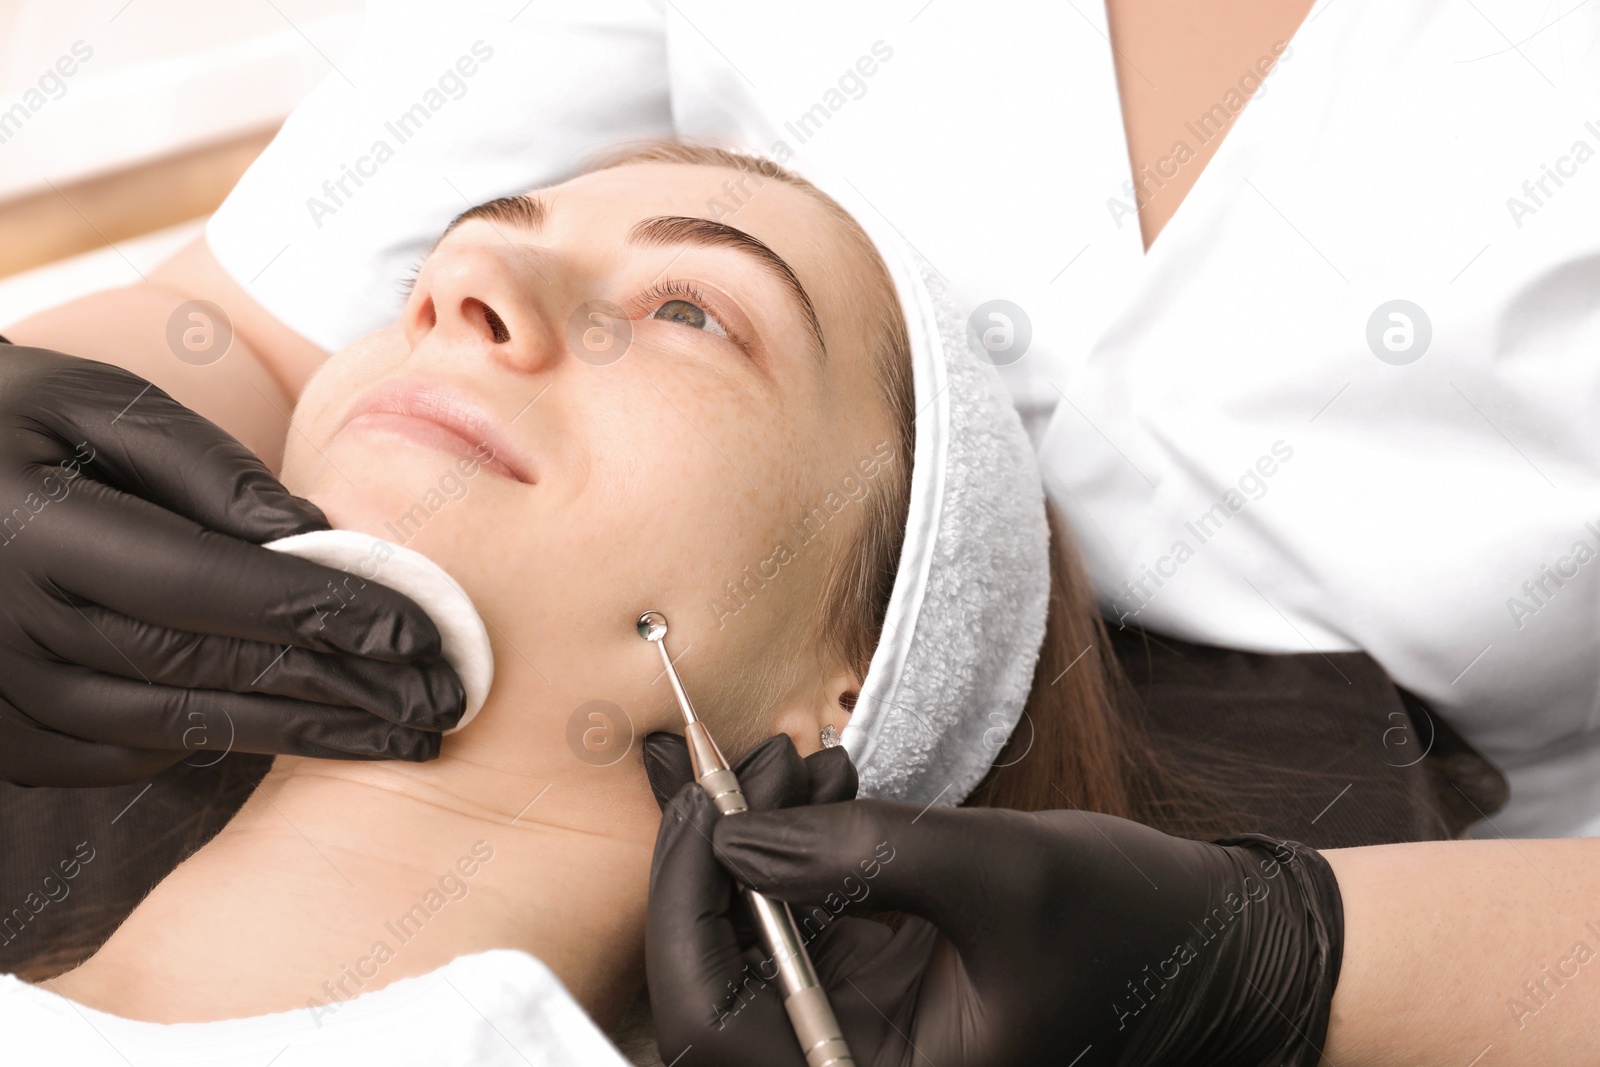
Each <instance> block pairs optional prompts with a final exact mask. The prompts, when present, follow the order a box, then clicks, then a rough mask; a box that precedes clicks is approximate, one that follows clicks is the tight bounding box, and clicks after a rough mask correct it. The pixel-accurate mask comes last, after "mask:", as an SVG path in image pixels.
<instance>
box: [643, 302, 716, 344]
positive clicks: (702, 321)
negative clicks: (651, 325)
mask: <svg viewBox="0 0 1600 1067" xmlns="http://www.w3.org/2000/svg"><path fill="white" fill-rule="evenodd" d="M651 318H655V319H661V320H663V321H664V322H678V323H682V324H683V325H685V326H692V327H694V328H695V329H697V330H704V331H706V332H707V333H709V334H711V335H713V336H715V337H727V336H728V331H727V330H724V329H723V328H722V323H720V322H718V321H717V320H716V319H714V318H712V317H711V316H710V315H708V314H706V310H705V309H704V308H702V307H701V306H700V305H698V304H691V303H690V302H689V301H687V300H668V301H667V302H666V303H664V304H662V305H661V306H660V307H658V308H656V311H655V314H654V315H652V316H651Z"/></svg>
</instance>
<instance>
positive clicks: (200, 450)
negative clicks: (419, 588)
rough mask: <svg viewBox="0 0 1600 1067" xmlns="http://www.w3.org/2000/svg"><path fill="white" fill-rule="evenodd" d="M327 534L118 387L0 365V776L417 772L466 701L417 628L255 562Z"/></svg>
mask: <svg viewBox="0 0 1600 1067" xmlns="http://www.w3.org/2000/svg"><path fill="white" fill-rule="evenodd" d="M327 528H328V523H327V520H326V519H325V518H324V516H323V514H322V512H321V511H319V510H318V509H317V508H316V507H315V506H314V505H312V504H310V503H309V502H307V501H305V500H301V499H299V498H297V497H295V496H292V495H291V494H290V493H289V492H288V490H286V489H285V488H284V487H283V486H282V485H280V484H279V483H278V481H277V480H276V479H275V478H273V477H272V475H271V473H270V472H269V471H268V470H267V468H266V467H265V466H264V465H262V463H261V462H260V461H259V460H257V459H256V457H255V456H254V455H252V454H251V453H250V451H249V450H248V449H246V448H245V447H244V446H243V445H241V444H240V443H239V442H238V441H236V440H234V439H233V438H232V437H230V436H228V434H226V433H225V432H223V430H222V429H220V428H219V427H217V426H216V425H214V424H213V423H211V422H209V421H207V420H206V419H204V418H202V417H201V416H200V415H198V414H196V413H195V412H193V411H190V410H189V409H188V408H185V407H183V406H182V405H181V404H179V403H177V402H176V401H174V400H173V399H172V398H171V397H169V396H167V395H166V394H165V393H163V392H162V391H161V390H160V389H157V388H155V387H154V386H152V385H150V384H149V383H148V382H146V381H145V380H144V379H142V378H140V377H138V376H137V375H135V374H132V373H130V372H128V371H125V370H122V369H120V368H117V367H113V366H109V365H107V364H104V363H96V362H92V361H89V360H83V359H77V358H75V357H72V356H65V355H62V354H60V353H57V352H50V351H46V350H44V349H37V348H24V347H12V346H0V779H4V780H6V781H10V782H15V783H18V784H22V785H113V784H120V783H125V782H130V781H136V780H138V779H140V778H143V777H146V776H148V775H151V774H153V773H155V772H156V771H159V770H161V769H162V768H164V767H167V766H170V765H171V764H173V763H176V762H177V761H178V760H180V759H183V758H185V756H186V755H188V754H190V753H193V752H197V751H199V752H202V753H214V754H201V755H198V756H196V757H195V759H194V762H213V761H215V760H218V759H220V758H222V756H223V755H224V754H225V753H226V752H227V751H229V750H237V751H240V752H277V753H293V754H297V755H307V756H320V757H324V758H329V759H383V758H393V759H405V760H426V759H432V758H433V757H435V756H437V755H438V753H439V737H440V734H439V731H441V730H443V729H447V728H448V727H450V726H452V725H454V724H455V723H456V722H457V721H458V720H459V719H460V717H461V713H462V711H463V707H464V696H463V693H462V689H461V682H460V680H459V679H458V678H457V677H456V675H455V672H454V671H453V670H451V669H450V667H449V666H448V665H446V664H445V663H444V662H443V660H441V659H439V658H438V657H439V633H438V631H437V629H435V627H434V625H433V623H432V621H431V620H430V619H429V618H428V617H427V615H426V614H425V613H424V612H423V611H422V609H421V608H419V607H417V606H416V604H414V603H412V602H411V601H410V600H409V599H407V598H406V597H404V596H401V595H400V594H398V593H396V592H394V591H393V590H390V589H387V588H385V587H384V586H381V585H378V584H377V583H376V582H370V581H366V582H364V581H362V580H361V579H359V578H357V577H354V576H351V575H346V574H344V573H343V572H341V571H336V570H331V569H329V568H326V567H322V566H319V565H317V564H314V563H310V562H307V561H305V560H301V559H296V558H292V557H289V556H285V555H282V554H279V553H276V552H269V551H267V550H265V549H262V548H259V547H256V546H257V545H259V544H260V543H262V542H266V541H270V540H273V539H274V538H278V537H285V536H287V535H289V534H296V533H304V532H306V531H309V530H325V529H327ZM330 583H331V584H330Z"/></svg>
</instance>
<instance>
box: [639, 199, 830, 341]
mask: <svg viewBox="0 0 1600 1067" xmlns="http://www.w3.org/2000/svg"><path fill="white" fill-rule="evenodd" d="M628 243H629V244H635V245H643V246H646V247H661V246H664V245H685V246H688V247H696V248H729V249H732V250H733V251H735V252H740V253H742V254H744V255H746V256H748V257H750V258H751V259H752V260H754V261H755V262H756V263H757V264H758V265H759V266H760V267H761V268H762V269H763V270H765V271H766V272H767V273H768V274H770V275H772V277H773V278H775V279H777V281H778V283H779V284H780V285H782V286H783V288H784V289H785V290H786V291H787V292H788V293H789V295H790V296H791V297H793V298H794V302H795V303H796V304H797V305H798V306H799V310H800V317H801V318H803V319H805V322H806V329H807V330H808V331H810V333H811V340H812V342H813V344H815V346H816V354H817V358H818V361H819V362H820V361H821V360H823V359H825V358H827V352H828V350H827V346H826V345H824V344H823V341H822V323H821V322H819V321H818V319H817V308H816V305H815V304H813V303H812V302H811V294H809V293H807V292H806V287H805V286H803V285H801V284H800V277H799V275H797V274H795V272H794V268H792V267H790V266H789V264H788V263H786V262H784V259H783V257H782V256H780V255H778V253H776V252H774V251H773V250H772V249H771V248H770V247H768V246H767V244H766V242H764V241H762V240H761V239H760V238H758V237H752V236H751V235H750V234H748V233H745V232H744V231H743V230H736V229H734V228H733V227H732V226H728V225H725V224H723V223H720V222H713V221H712V220H711V219H697V218H693V217H690V216H686V215H658V216H656V217H655V218H649V219H645V220H643V221H641V222H638V223H635V224H634V226H633V228H632V229H630V230H629V231H628Z"/></svg>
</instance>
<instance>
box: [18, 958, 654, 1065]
mask: <svg viewBox="0 0 1600 1067" xmlns="http://www.w3.org/2000/svg"><path fill="white" fill-rule="evenodd" d="M0 1062H5V1063H16V1064H71V1065H72V1067H101V1065H104V1067H129V1065H130V1064H131V1065H132V1067H146V1065H149V1067H168V1065H178V1064H204V1065H205V1067H266V1065H267V1064H271V1065H272V1067H312V1065H326V1067H347V1065H350V1064H368V1063H372V1064H380V1063H381V1064H385V1065H390V1067H404V1065H408V1064H414V1065H416V1067H448V1065H451V1064H458V1065H460V1067H486V1065H496V1067H498V1065H504V1067H513V1065H514V1067H529V1065H532V1067H609V1065H615V1067H627V1061H626V1060H624V1059H623V1058H622V1057H621V1055H620V1054H619V1053H618V1052H617V1050H616V1048H615V1047H614V1046H613V1045H612V1044H611V1043H610V1042H609V1041H607V1040H606V1038H605V1036H604V1035H603V1034H602V1033H601V1032H600V1031H599V1029H598V1028H596V1027H595V1025H594V1023H593V1022H591V1021H590V1019H589V1017H588V1016H587V1015H585V1014H584V1012H583V1009H582V1008H580V1007H579V1006H578V1004H577V1002H576V1001H574V1000H573V999H572V997H571V995H570V994H569V993H568V992H567V990H566V988H565V987H564V986H562V984H561V982H560V981H559V980H558V979H557V978H556V976H555V975H553V974H551V973H550V969H549V968H548V967H546V966H545V965H544V964H543V963H541V962H540V961H539V960H537V959H535V958H534V957H533V956H530V955H528V954H527V953H526V952H521V951H518V950H515V949H495V950H493V951H490V952H479V953H474V954H473V955H469V956H458V957H456V958H455V959H454V960H452V961H451V962H449V963H448V964H446V965H445V966H443V967H440V968H439V969H438V970H435V971H431V972H429V973H428V974H424V975H419V976H417V977H415V978H402V979H400V980H399V981H397V982H393V983H391V984H389V985H387V986H384V987H383V988H381V989H375V990H373V991H372V992H370V993H362V994H360V995H358V996H355V997H352V998H351V999H349V1000H345V1001H331V1002H329V1003H328V1004H326V1005H324V1006H322V1007H320V1008H309V1007H308V1008H300V1009H296V1010H294V1011H282V1012H275V1013H273V1014H271V1015H257V1016H252V1017H250V1018H247V1019H228V1020H225V1021H222V1022H209V1023H171V1024H165V1023H149V1022H140V1021H137V1020H134V1019H124V1018H121V1017H120V1016H116V1015H107V1014H106V1013H105V1012H100V1011H95V1010H94V1009H93V1008H88V1007H84V1006H83V1005H82V1004H78V1003H77V1002H75V1001H71V1000H68V999H67V998H66V997H63V996H59V995H58V994H55V993H52V992H50V991H49V990H48V989H47V988H45V987H43V986H37V985H31V984H29V983H27V982H24V981H22V980H20V979H18V978H17V977H16V976H15V975H10V974H7V975H0Z"/></svg>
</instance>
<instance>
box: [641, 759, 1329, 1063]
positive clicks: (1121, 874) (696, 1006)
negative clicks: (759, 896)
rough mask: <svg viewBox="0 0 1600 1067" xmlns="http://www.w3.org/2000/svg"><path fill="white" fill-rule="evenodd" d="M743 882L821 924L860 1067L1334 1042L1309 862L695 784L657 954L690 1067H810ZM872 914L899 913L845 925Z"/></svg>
mask: <svg viewBox="0 0 1600 1067" xmlns="http://www.w3.org/2000/svg"><path fill="white" fill-rule="evenodd" d="M652 758H653V755H652V753H651V751H650V750H649V749H648V748H647V749H646V759H647V762H648V761H649V760H651V759H652ZM765 770H766V771H767V772H768V773H783V774H793V773H794V772H793V769H792V767H785V766H781V765H778V764H771V765H769V766H767V767H766V768H765ZM741 781H748V779H746V778H745V776H744V775H741ZM751 784H754V783H751ZM746 788H749V786H748V785H747V787H746ZM762 788H763V789H764V790H766V791H768V792H769V793H770V792H773V791H778V792H787V793H788V794H789V795H791V796H792V795H795V794H797V793H799V792H801V789H800V786H799V783H797V782H791V783H789V784H788V785H787V786H785V785H783V784H782V783H777V782H771V783H765V782H764V783H762ZM713 843H714V844H713ZM729 872H735V873H736V874H737V876H738V879H739V880H740V881H741V882H744V883H745V884H748V885H750V886H752V887H753V888H756V889H758V890H759V891H761V892H763V893H766V894H768V895H770V896H774V897H777V898H779V899H784V900H788V901H790V902H791V904H792V906H793V910H794V913H795V916H796V918H797V919H798V920H800V921H801V923H802V926H803V927H804V926H805V925H806V924H807V923H808V922H809V923H810V925H811V927H812V928H813V929H815V930H818V931H819V932H818V933H817V935H816V937H815V938H814V939H813V940H812V941H811V943H810V946H809V948H810V951H811V956H812V960H813V961H814V962H815V964H816V966H817V970H818V973H819V975H820V977H821V978H822V980H823V982H824V984H825V985H826V986H827V987H828V995H829V998H830V999H831V1001H832V1003H833V1008H834V1011H835V1013H836V1015H837V1016H838V1018H839V1022H840V1025H841V1027H842V1028H843V1030H844V1035H845V1038H846V1040H847V1041H848V1042H849V1044H850V1046H851V1051H852V1053H853V1054H854V1056H855V1058H856V1062H857V1063H858V1064H860V1065H861V1067H869V1065H870V1067H887V1065H891V1064H893V1065H896V1067H911V1065H913V1064H924V1063H936V1064H939V1065H940V1067H980V1065H982V1067H1023V1065H1031V1064H1041V1065H1042V1064H1049V1065H1053V1067H1065V1065H1068V1064H1071V1065H1073V1067H1089V1065H1091V1064H1139V1065H1141V1067H1168V1065H1178V1064H1183V1065H1199V1064H1217V1065H1222V1064H1227V1065H1249V1064H1272V1065H1279V1064H1292V1065H1307V1067H1312V1065H1315V1064H1316V1063H1317V1061H1318V1058H1319V1049H1320V1047H1321V1046H1322V1045H1323V1043H1324V1038H1325V1035H1326V1032H1327V1025H1328V1010H1329V1005H1330V1003H1331V1001H1332V997H1333V988H1334V983H1335V982H1336V980H1337V978H1338V969H1339V961H1340V956H1341V953H1342V951H1343V912H1342V908H1341V904H1340V898H1339V890H1338V885H1337V883H1336V882H1335V880H1334V877H1333V873H1332V871H1331V869H1330V868H1329V867H1328V865H1327V863H1326V861H1325V860H1323V859H1322V857H1321V856H1319V855H1318V854H1317V853H1315V852H1313V851H1312V850H1310V849H1308V848H1306V847H1305V846H1303V845H1296V844H1294V843H1292V842H1291V843H1280V842H1276V841H1273V840H1272V839H1269V838H1265V837H1259V836H1257V835H1249V836H1247V837H1242V838H1229V839H1227V840H1226V842H1224V843H1220V844H1206V843H1203V842H1198V841H1188V840H1183V839H1179V838H1174V837H1169V836H1168V835H1166V834H1163V833H1160V832H1159V831H1156V830H1153V829H1150V828H1149V827H1146V826H1142V825H1140V824H1138V823H1134V822H1129V821H1128V820H1125V819H1118V818H1114V817H1111V816H1106V815H1095V814H1089V813H1085V812H1082V811H1050V812H1039V813H1024V812H1016V811H1005V810H998V809H985V808H930V809H928V810H926V811H921V810H919V809H918V808H916V807H911V806H907V805H904V804H892V803H887V802H883V801H873V800H864V801H856V802H853V803H846V804H829V805H827V806H823V807H810V808H800V809H795V810H790V811H779V812H765V813H762V812H751V813H749V814H743V815H734V816H729V817H726V818H723V817H721V816H719V815H718V813H717V811H716V809H715V808H714V807H713V806H712V805H711V804H710V803H709V802H708V801H707V799H706V797H705V796H704V794H703V792H702V791H701V790H699V789H698V788H697V787H691V788H686V789H684V790H683V791H681V792H679V793H678V794H677V795H676V796H675V797H674V799H673V801H672V805H671V807H670V808H669V809H668V811H667V815H666V818H664V819H663V823H662V829H661V834H660V838H659V840H658V842H657V847H656V856H655V866H654V870H653V872H652V877H651V893H650V912H649V921H650V930H649V937H648V946H649V950H648V954H647V959H648V965H649V980H650V995H651V1002H652V1005H653V1009H654V1015H655V1026H656V1033H657V1038H658V1041H659V1043H660V1046H661V1052H662V1057H663V1059H664V1060H665V1061H667V1062H673V1063H676V1064H677V1065H678V1067H744V1065H754V1064H763V1065H780V1067H802V1065H803V1064H804V1063H805V1059H804V1057H803V1056H802V1055H801V1054H800V1051H799V1048H798V1047H797V1045H796V1042H795V1039H794V1034H793V1031H792V1030H790V1029H789V1024H788V1020H787V1018H786V1016H785V1015H784V1012H783V1010H782V1007H781V1004H780V1002H779V999H778V990H777V986H776V985H775V984H774V983H772V982H765V983H763V982H762V981H760V978H761V977H762V975H761V974H760V973H757V971H756V967H757V965H758V964H759V961H760V960H761V959H762V955H761V953H760V951H759V950H758V949H753V948H752V947H751V944H752V943H751V940H749V936H748V933H747V932H746V931H744V930H742V929H740V928H739V927H738V926H737V925H736V924H735V923H733V922H731V921H730V902H731V901H732V900H733V896H732V893H733V886H734V882H733V878H732V877H731V876H730V873H729ZM1269 875H1270V876H1269ZM871 911H897V912H903V913H906V916H907V917H906V918H905V919H904V921H903V922H902V923H901V925H900V926H899V927H898V929H891V928H890V927H889V926H886V925H884V924H882V923H879V922H876V921H873V920H871V919H862V918H856V917H853V916H854V915H856V914H860V913H863V912H871ZM836 916H837V917H836ZM765 973H766V974H767V975H770V973H771V968H770V966H769V967H768V968H767V970H766V972H765ZM680 1056H681V1058H677V1059H675V1057H680Z"/></svg>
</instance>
